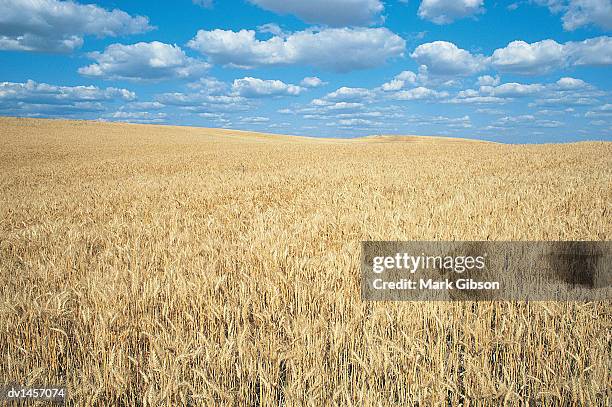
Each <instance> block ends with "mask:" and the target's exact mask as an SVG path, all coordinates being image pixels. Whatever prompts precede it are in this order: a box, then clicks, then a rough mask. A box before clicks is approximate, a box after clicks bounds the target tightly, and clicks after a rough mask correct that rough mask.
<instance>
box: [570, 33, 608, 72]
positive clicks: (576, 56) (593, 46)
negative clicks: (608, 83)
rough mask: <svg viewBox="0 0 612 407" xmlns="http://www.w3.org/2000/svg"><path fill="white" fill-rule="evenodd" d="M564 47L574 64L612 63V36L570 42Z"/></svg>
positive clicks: (596, 64)
mask: <svg viewBox="0 0 612 407" xmlns="http://www.w3.org/2000/svg"><path fill="white" fill-rule="evenodd" d="M564 48H565V51H566V52H567V55H568V58H569V63H570V64H572V65H578V66H580V65H595V66H598V65H599V66H603V65H612V37H606V36H602V37H596V38H589V39H587V40H584V41H578V42H568V43H566V44H565V47H564Z"/></svg>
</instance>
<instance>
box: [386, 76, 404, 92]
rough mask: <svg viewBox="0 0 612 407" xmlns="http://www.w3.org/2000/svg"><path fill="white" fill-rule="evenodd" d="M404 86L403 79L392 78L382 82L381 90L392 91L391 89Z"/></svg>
mask: <svg viewBox="0 0 612 407" xmlns="http://www.w3.org/2000/svg"><path fill="white" fill-rule="evenodd" d="M403 87H404V81H402V80H399V79H393V80H391V81H389V82H386V83H383V84H382V86H381V88H382V90H384V91H385V92H393V91H397V90H400V89H402V88H403Z"/></svg>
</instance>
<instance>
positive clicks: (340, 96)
mask: <svg viewBox="0 0 612 407" xmlns="http://www.w3.org/2000/svg"><path fill="white" fill-rule="evenodd" d="M373 96H374V92H372V91H371V90H369V89H365V88H349V87H346V86H343V87H341V88H338V89H336V90H335V91H333V92H331V93H328V94H327V95H325V96H324V97H323V99H324V100H325V101H327V102H360V101H363V100H364V99H369V98H371V97H373Z"/></svg>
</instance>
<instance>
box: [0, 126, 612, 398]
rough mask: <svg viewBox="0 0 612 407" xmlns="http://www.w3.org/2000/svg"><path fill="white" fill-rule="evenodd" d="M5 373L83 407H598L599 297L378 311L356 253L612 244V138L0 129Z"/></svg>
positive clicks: (602, 363)
mask: <svg viewBox="0 0 612 407" xmlns="http://www.w3.org/2000/svg"><path fill="white" fill-rule="evenodd" d="M0 143H1V146H2V148H1V149H0V168H1V174H0V278H1V282H2V284H1V288H0V316H1V317H0V321H1V322H0V324H1V325H0V382H4V383H7V382H16V383H20V384H34V383H45V384H54V383H66V384H67V385H68V387H69V396H70V403H71V404H76V405H85V404H99V405H130V404H143V405H180V404H183V405H184V404H195V405H200V404H201V405H213V404H219V405H244V404H251V405H258V404H260V405H278V404H283V403H284V404H285V405H288V406H293V405H329V404H335V405H359V406H361V405H410V404H412V405H416V404H418V405H423V406H424V405H434V404H438V405H440V404H445V405H457V404H461V403H465V405H499V404H501V403H504V402H505V403H508V404H510V405H514V404H521V403H527V402H533V403H541V404H543V405H555V404H564V403H573V404H582V405H597V404H600V405H605V404H607V403H610V400H611V398H612V394H611V378H610V371H611V367H612V366H611V364H612V362H611V352H612V350H611V347H612V345H611V343H612V338H611V332H612V330H611V327H612V326H611V320H612V315H611V314H612V313H611V311H610V304H609V302H607V303H603V302H602V303H599V302H595V303H524V302H522V303H521V302H498V303H471V302H459V303H424V302H423V303H420V302H417V303H383V302H380V303H372V302H362V301H361V299H360V292H359V287H360V284H359V276H360V273H359V255H360V252H359V248H360V246H359V244H360V241H361V240H370V239H372V240H609V239H610V236H611V235H612V223H611V222H610V213H611V209H612V208H611V202H612V143H603V142H599V143H578V144H566V145H533V146H518V145H516V146H511V145H501V144H494V143H484V142H471V141H466V140H459V141H455V140H448V139H428V138H416V137H414V138H396V137H381V138H370V139H363V140H344V141H343V140H316V139H306V138H290V137H283V136H267V135H259V134H255V133H240V132H231V131H219V130H207V129H193V128H179V127H159V126H136V125H123V124H102V123H87V122H68V121H43V120H26V119H0Z"/></svg>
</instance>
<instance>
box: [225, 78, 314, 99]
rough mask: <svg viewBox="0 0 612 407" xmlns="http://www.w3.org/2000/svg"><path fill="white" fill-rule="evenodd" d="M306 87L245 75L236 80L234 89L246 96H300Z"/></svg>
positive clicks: (237, 93) (233, 85)
mask: <svg viewBox="0 0 612 407" xmlns="http://www.w3.org/2000/svg"><path fill="white" fill-rule="evenodd" d="M304 90H305V89H304V88H302V87H301V86H296V85H291V84H286V83H285V82H283V81H279V80H264V79H259V78H251V77H245V78H242V79H236V80H234V83H233V84H232V91H233V92H234V93H235V94H236V95H240V96H242V97H246V98H258V97H268V96H298V95H299V94H300V93H302V92H303V91H304Z"/></svg>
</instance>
